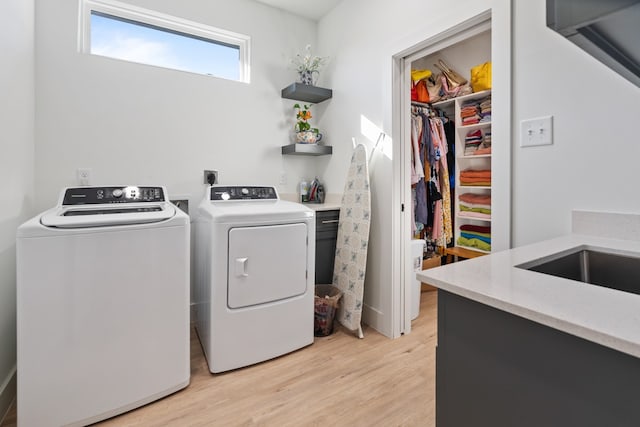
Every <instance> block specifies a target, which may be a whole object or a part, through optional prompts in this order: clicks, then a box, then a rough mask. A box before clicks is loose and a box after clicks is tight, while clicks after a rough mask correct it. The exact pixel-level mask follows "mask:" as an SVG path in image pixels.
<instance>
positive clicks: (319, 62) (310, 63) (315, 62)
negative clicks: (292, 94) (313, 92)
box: [291, 44, 329, 86]
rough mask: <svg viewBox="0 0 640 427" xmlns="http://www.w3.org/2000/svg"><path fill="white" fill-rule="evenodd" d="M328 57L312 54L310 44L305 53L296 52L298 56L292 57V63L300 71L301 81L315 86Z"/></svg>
mask: <svg viewBox="0 0 640 427" xmlns="http://www.w3.org/2000/svg"><path fill="white" fill-rule="evenodd" d="M328 59H329V58H328V57H322V56H317V55H312V54H311V45H310V44H308V45H307V46H306V47H305V54H300V53H298V54H296V56H295V57H293V59H291V63H292V64H293V66H294V67H295V69H296V71H297V72H298V77H299V80H300V83H303V84H306V85H311V86H313V85H314V84H315V80H316V79H317V78H318V74H319V73H320V68H322V66H323V65H324V64H325V63H326V62H327V60H328ZM314 73H315V75H314ZM314 77H315V78H314Z"/></svg>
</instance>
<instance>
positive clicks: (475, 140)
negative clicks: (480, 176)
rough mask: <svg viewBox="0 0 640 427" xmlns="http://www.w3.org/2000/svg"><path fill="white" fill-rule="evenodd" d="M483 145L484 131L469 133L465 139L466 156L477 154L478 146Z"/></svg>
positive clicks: (478, 130)
mask: <svg viewBox="0 0 640 427" xmlns="http://www.w3.org/2000/svg"><path fill="white" fill-rule="evenodd" d="M481 143H482V131H481V130H480V129H477V130H474V131H471V132H469V133H467V136H465V137H464V155H465V156H470V155H472V154H475V152H476V150H477V149H478V146H479V145H480V144H481Z"/></svg>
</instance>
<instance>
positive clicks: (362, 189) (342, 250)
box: [333, 144, 371, 338]
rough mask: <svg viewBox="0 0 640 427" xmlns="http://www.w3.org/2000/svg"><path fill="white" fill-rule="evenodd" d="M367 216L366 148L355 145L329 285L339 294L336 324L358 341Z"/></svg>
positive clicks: (369, 214) (368, 207)
mask: <svg viewBox="0 0 640 427" xmlns="http://www.w3.org/2000/svg"><path fill="white" fill-rule="evenodd" d="M370 217H371V192H370V190H369V166H368V164H367V149H366V148H365V146H364V145H362V144H358V145H357V146H356V148H355V150H354V152H353V155H352V156H351V165H350V166H349V171H348V173H347V179H346V182H345V186H344V193H343V195H342V205H341V207H340V216H339V218H338V237H337V241H336V256H335V264H334V268H333V285H334V286H336V287H337V288H338V289H340V290H341V291H342V293H343V296H342V301H341V303H340V307H339V309H338V321H339V322H340V323H341V324H342V325H343V326H344V327H345V328H347V329H349V330H350V331H353V332H354V333H356V334H357V335H358V337H359V338H364V334H363V333H362V326H361V324H360V321H361V319H362V301H363V294H364V277H365V270H366V267H367V248H368V246H369V223H370Z"/></svg>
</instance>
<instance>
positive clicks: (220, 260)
mask: <svg viewBox="0 0 640 427" xmlns="http://www.w3.org/2000/svg"><path fill="white" fill-rule="evenodd" d="M194 228H195V233H194V238H195V240H196V246H195V253H194V261H195V262H194V266H195V270H194V274H195V292H196V295H195V298H194V303H195V308H196V310H195V311H196V319H197V321H196V328H197V331H198V336H199V338H200V342H201V343H202V348H203V350H204V354H205V356H206V358H207V362H208V364H209V370H210V371H211V372H213V373H216V372H223V371H228V370H231V369H236V368H240V367H243V366H248V365H251V364H254V363H258V362H262V361H265V360H268V359H271V358H274V357H276V356H280V355H283V354H285V353H289V352H291V351H293V350H297V349H299V348H301V347H304V346H307V345H309V344H312V343H313V317H314V314H313V313H314V309H313V298H314V277H315V216H314V211H313V210H311V209H309V208H307V207H305V206H303V205H301V204H299V203H294V202H288V201H283V200H280V199H279V197H278V194H277V192H276V190H275V188H273V187H261V186H244V187H242V186H223V185H214V186H211V187H209V188H208V189H207V191H206V194H205V197H204V200H203V201H202V203H201V204H200V206H199V207H198V210H197V213H196V215H195V218H194Z"/></svg>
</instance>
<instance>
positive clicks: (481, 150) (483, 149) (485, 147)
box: [465, 131, 491, 156]
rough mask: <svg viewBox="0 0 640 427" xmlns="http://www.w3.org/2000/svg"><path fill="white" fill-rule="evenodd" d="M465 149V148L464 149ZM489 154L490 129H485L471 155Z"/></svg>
mask: <svg viewBox="0 0 640 427" xmlns="http://www.w3.org/2000/svg"><path fill="white" fill-rule="evenodd" d="M465 151H466V150H465ZM480 154H491V131H487V132H485V133H484V135H483V136H482V142H481V143H480V144H479V145H478V148H477V149H476V151H474V152H473V155H476V156H477V155H480Z"/></svg>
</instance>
